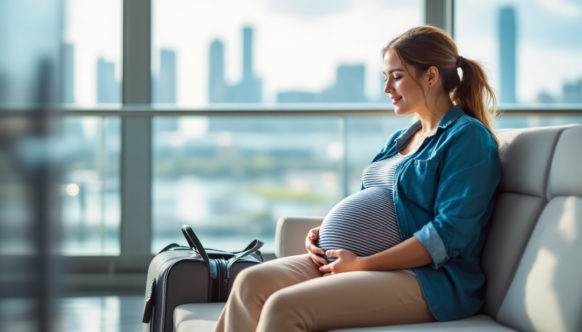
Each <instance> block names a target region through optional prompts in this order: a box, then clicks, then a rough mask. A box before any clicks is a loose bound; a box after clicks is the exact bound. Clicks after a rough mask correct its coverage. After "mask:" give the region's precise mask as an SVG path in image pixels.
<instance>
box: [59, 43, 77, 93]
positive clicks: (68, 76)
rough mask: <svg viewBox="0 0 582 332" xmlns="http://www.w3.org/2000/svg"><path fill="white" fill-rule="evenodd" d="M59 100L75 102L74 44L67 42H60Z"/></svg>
mask: <svg viewBox="0 0 582 332" xmlns="http://www.w3.org/2000/svg"><path fill="white" fill-rule="evenodd" d="M60 65H61V82H62V88H61V102H63V103H66V104H72V103H74V102H75V88H74V87H75V46H74V45H73V44H69V43H63V44H61V63H60Z"/></svg>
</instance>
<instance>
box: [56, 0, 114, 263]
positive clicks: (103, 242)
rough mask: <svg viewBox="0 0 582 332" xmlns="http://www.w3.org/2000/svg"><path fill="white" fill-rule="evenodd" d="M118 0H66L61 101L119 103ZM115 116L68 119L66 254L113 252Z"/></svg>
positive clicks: (65, 132)
mask: <svg viewBox="0 0 582 332" xmlns="http://www.w3.org/2000/svg"><path fill="white" fill-rule="evenodd" d="M121 9H122V1H121V0H105V1H101V0H99V1H96V0H67V1H65V2H64V18H65V23H64V29H63V41H62V45H61V73H62V87H61V101H62V102H63V103H65V104H68V105H74V106H75V107H88V106H89V107H94V106H99V107H101V106H106V107H110V106H111V105H114V106H119V103H120V102H121V39H122V29H121V27H122V18H121V13H122V11H121ZM120 137H121V135H120V119H119V118H118V117H102V118H95V117H70V118H66V119H65V120H64V121H63V126H62V139H63V142H64V144H65V145H66V146H67V147H68V154H67V160H66V163H65V165H64V167H63V170H62V171H63V172H62V185H61V186H62V190H61V192H62V222H63V227H62V234H63V236H62V244H61V252H63V253H65V254H69V255H79V254H80V255H112V254H118V253H119V248H120V246H119V229H120V227H119V226H120V215H121V213H120V211H121V208H120V186H119V182H120V181H119V157H120V142H121V141H120Z"/></svg>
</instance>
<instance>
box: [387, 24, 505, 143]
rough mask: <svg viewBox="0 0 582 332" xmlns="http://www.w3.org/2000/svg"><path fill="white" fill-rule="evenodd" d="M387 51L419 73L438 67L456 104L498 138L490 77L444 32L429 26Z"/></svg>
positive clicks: (393, 43) (405, 35) (392, 44)
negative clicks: (458, 49) (462, 53)
mask: <svg viewBox="0 0 582 332" xmlns="http://www.w3.org/2000/svg"><path fill="white" fill-rule="evenodd" d="M386 52H394V54H396V55H397V56H398V57H399V58H400V61H402V62H403V63H406V64H408V65H410V66H412V67H414V68H416V71H417V73H420V72H423V71H426V70H427V69H428V68H429V67H431V66H436V67H437V68H438V70H439V73H440V76H441V78H442V80H443V87H444V89H445V91H446V92H447V93H448V94H449V95H450V96H451V100H452V102H453V103H454V104H455V105H459V106H461V107H462V108H463V110H464V111H465V113H467V114H468V115H470V116H472V117H474V118H476V119H478V120H479V121H481V122H482V123H483V124H484V125H485V127H487V129H489V131H490V132H491V134H492V135H493V137H495V134H494V133H493V129H492V124H493V123H492V122H493V118H494V116H495V115H496V113H497V110H496V105H495V94H494V93H493V90H492V89H491V87H490V86H489V84H488V83H487V76H486V75H485V72H484V71H483V69H482V68H481V66H480V65H479V64H478V63H477V62H476V61H473V60H469V59H467V58H463V57H461V56H459V53H458V51H457V46H456V45H455V42H454V41H453V40H452V39H451V37H449V36H448V35H447V34H446V33H445V32H444V31H442V30H441V29H439V28H436V27H433V26H428V25H425V26H419V27H415V28H412V29H410V30H408V31H406V32H405V33H403V34H402V35H400V36H398V37H396V38H394V39H393V40H392V41H391V42H390V43H388V45H387V46H386V47H384V48H383V49H382V55H385V54H386ZM459 67H460V68H461V70H462V74H463V77H462V79H461V78H460V77H459V72H458V70H457V68H459ZM488 104H489V105H488Z"/></svg>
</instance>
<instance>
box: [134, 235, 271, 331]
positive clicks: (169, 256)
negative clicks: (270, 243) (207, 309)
mask: <svg viewBox="0 0 582 332" xmlns="http://www.w3.org/2000/svg"><path fill="white" fill-rule="evenodd" d="M182 233H183V234H184V237H185V238H186V241H187V242H188V245H189V247H185V246H180V245H178V244H175V243H172V244H170V245H168V246H166V247H165V248H164V249H162V250H161V251H160V252H159V253H158V254H157V255H156V256H155V257H154V258H153V259H152V261H151V263H150V265H149V268H148V276H147V283H146V301H145V308H144V315H143V322H144V323H146V324H149V331H156V332H165V331H173V314H174V309H175V308H176V307H177V306H179V305H181V304H185V303H204V302H224V301H226V299H227V298H228V294H229V293H230V289H231V287H232V283H233V281H234V279H235V278H236V276H237V275H238V273H240V272H241V271H242V270H243V269H245V268H247V267H250V266H253V265H255V264H259V263H262V262H263V257H262V256H261V252H260V251H259V249H260V248H261V247H262V246H263V242H261V241H259V240H253V241H251V243H249V245H248V246H247V247H246V248H245V249H243V250H241V251H235V252H230V251H223V250H218V249H209V248H204V247H203V246H202V243H201V242H200V240H198V237H197V236H196V234H195V233H194V231H193V230H192V228H191V227H190V226H187V225H184V226H182ZM146 330H148V329H146Z"/></svg>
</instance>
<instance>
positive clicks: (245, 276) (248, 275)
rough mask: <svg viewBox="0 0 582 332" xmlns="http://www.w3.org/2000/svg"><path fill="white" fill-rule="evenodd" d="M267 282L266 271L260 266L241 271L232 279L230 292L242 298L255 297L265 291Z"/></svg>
mask: <svg viewBox="0 0 582 332" xmlns="http://www.w3.org/2000/svg"><path fill="white" fill-rule="evenodd" d="M268 281H269V277H268V271H265V269H262V268H261V266H260V265H257V266H253V267H250V268H247V269H244V270H242V271H241V272H240V273H239V274H238V275H237V276H236V278H235V279H234V283H233V286H232V292H236V293H238V294H239V296H241V297H242V298H248V297H249V296H252V297H254V296H257V295H259V294H260V293H261V292H262V291H264V290H265V288H266V287H265V285H266V283H267V282H268Z"/></svg>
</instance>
